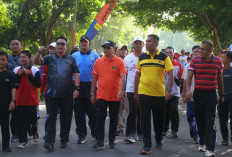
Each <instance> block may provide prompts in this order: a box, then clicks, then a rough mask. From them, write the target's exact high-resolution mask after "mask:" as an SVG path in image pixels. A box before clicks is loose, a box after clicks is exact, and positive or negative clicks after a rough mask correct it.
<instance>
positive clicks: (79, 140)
mask: <svg viewBox="0 0 232 157" xmlns="http://www.w3.org/2000/svg"><path fill="white" fill-rule="evenodd" d="M84 143H85V139H84V138H78V140H77V142H76V144H84Z"/></svg>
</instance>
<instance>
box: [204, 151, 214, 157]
mask: <svg viewBox="0 0 232 157" xmlns="http://www.w3.org/2000/svg"><path fill="white" fill-rule="evenodd" d="M205 156H207V157H216V156H215V154H214V153H213V152H212V151H210V150H206V151H205Z"/></svg>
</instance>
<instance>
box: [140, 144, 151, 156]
mask: <svg viewBox="0 0 232 157" xmlns="http://www.w3.org/2000/svg"><path fill="white" fill-rule="evenodd" d="M140 154H143V155H148V154H151V148H148V147H146V146H144V147H143V149H142V150H141V151H140Z"/></svg>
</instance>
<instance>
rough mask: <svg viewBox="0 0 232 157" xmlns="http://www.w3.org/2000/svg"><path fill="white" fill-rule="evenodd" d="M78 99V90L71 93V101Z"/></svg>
mask: <svg viewBox="0 0 232 157" xmlns="http://www.w3.org/2000/svg"><path fill="white" fill-rule="evenodd" d="M78 97H79V91H78V90H74V92H73V99H76V98H78Z"/></svg>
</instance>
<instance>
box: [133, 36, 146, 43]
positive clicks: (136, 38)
mask: <svg viewBox="0 0 232 157" xmlns="http://www.w3.org/2000/svg"><path fill="white" fill-rule="evenodd" d="M137 40H138V41H141V42H144V41H143V38H142V37H140V36H136V37H135V38H134V40H133V42H135V41H137Z"/></svg>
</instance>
